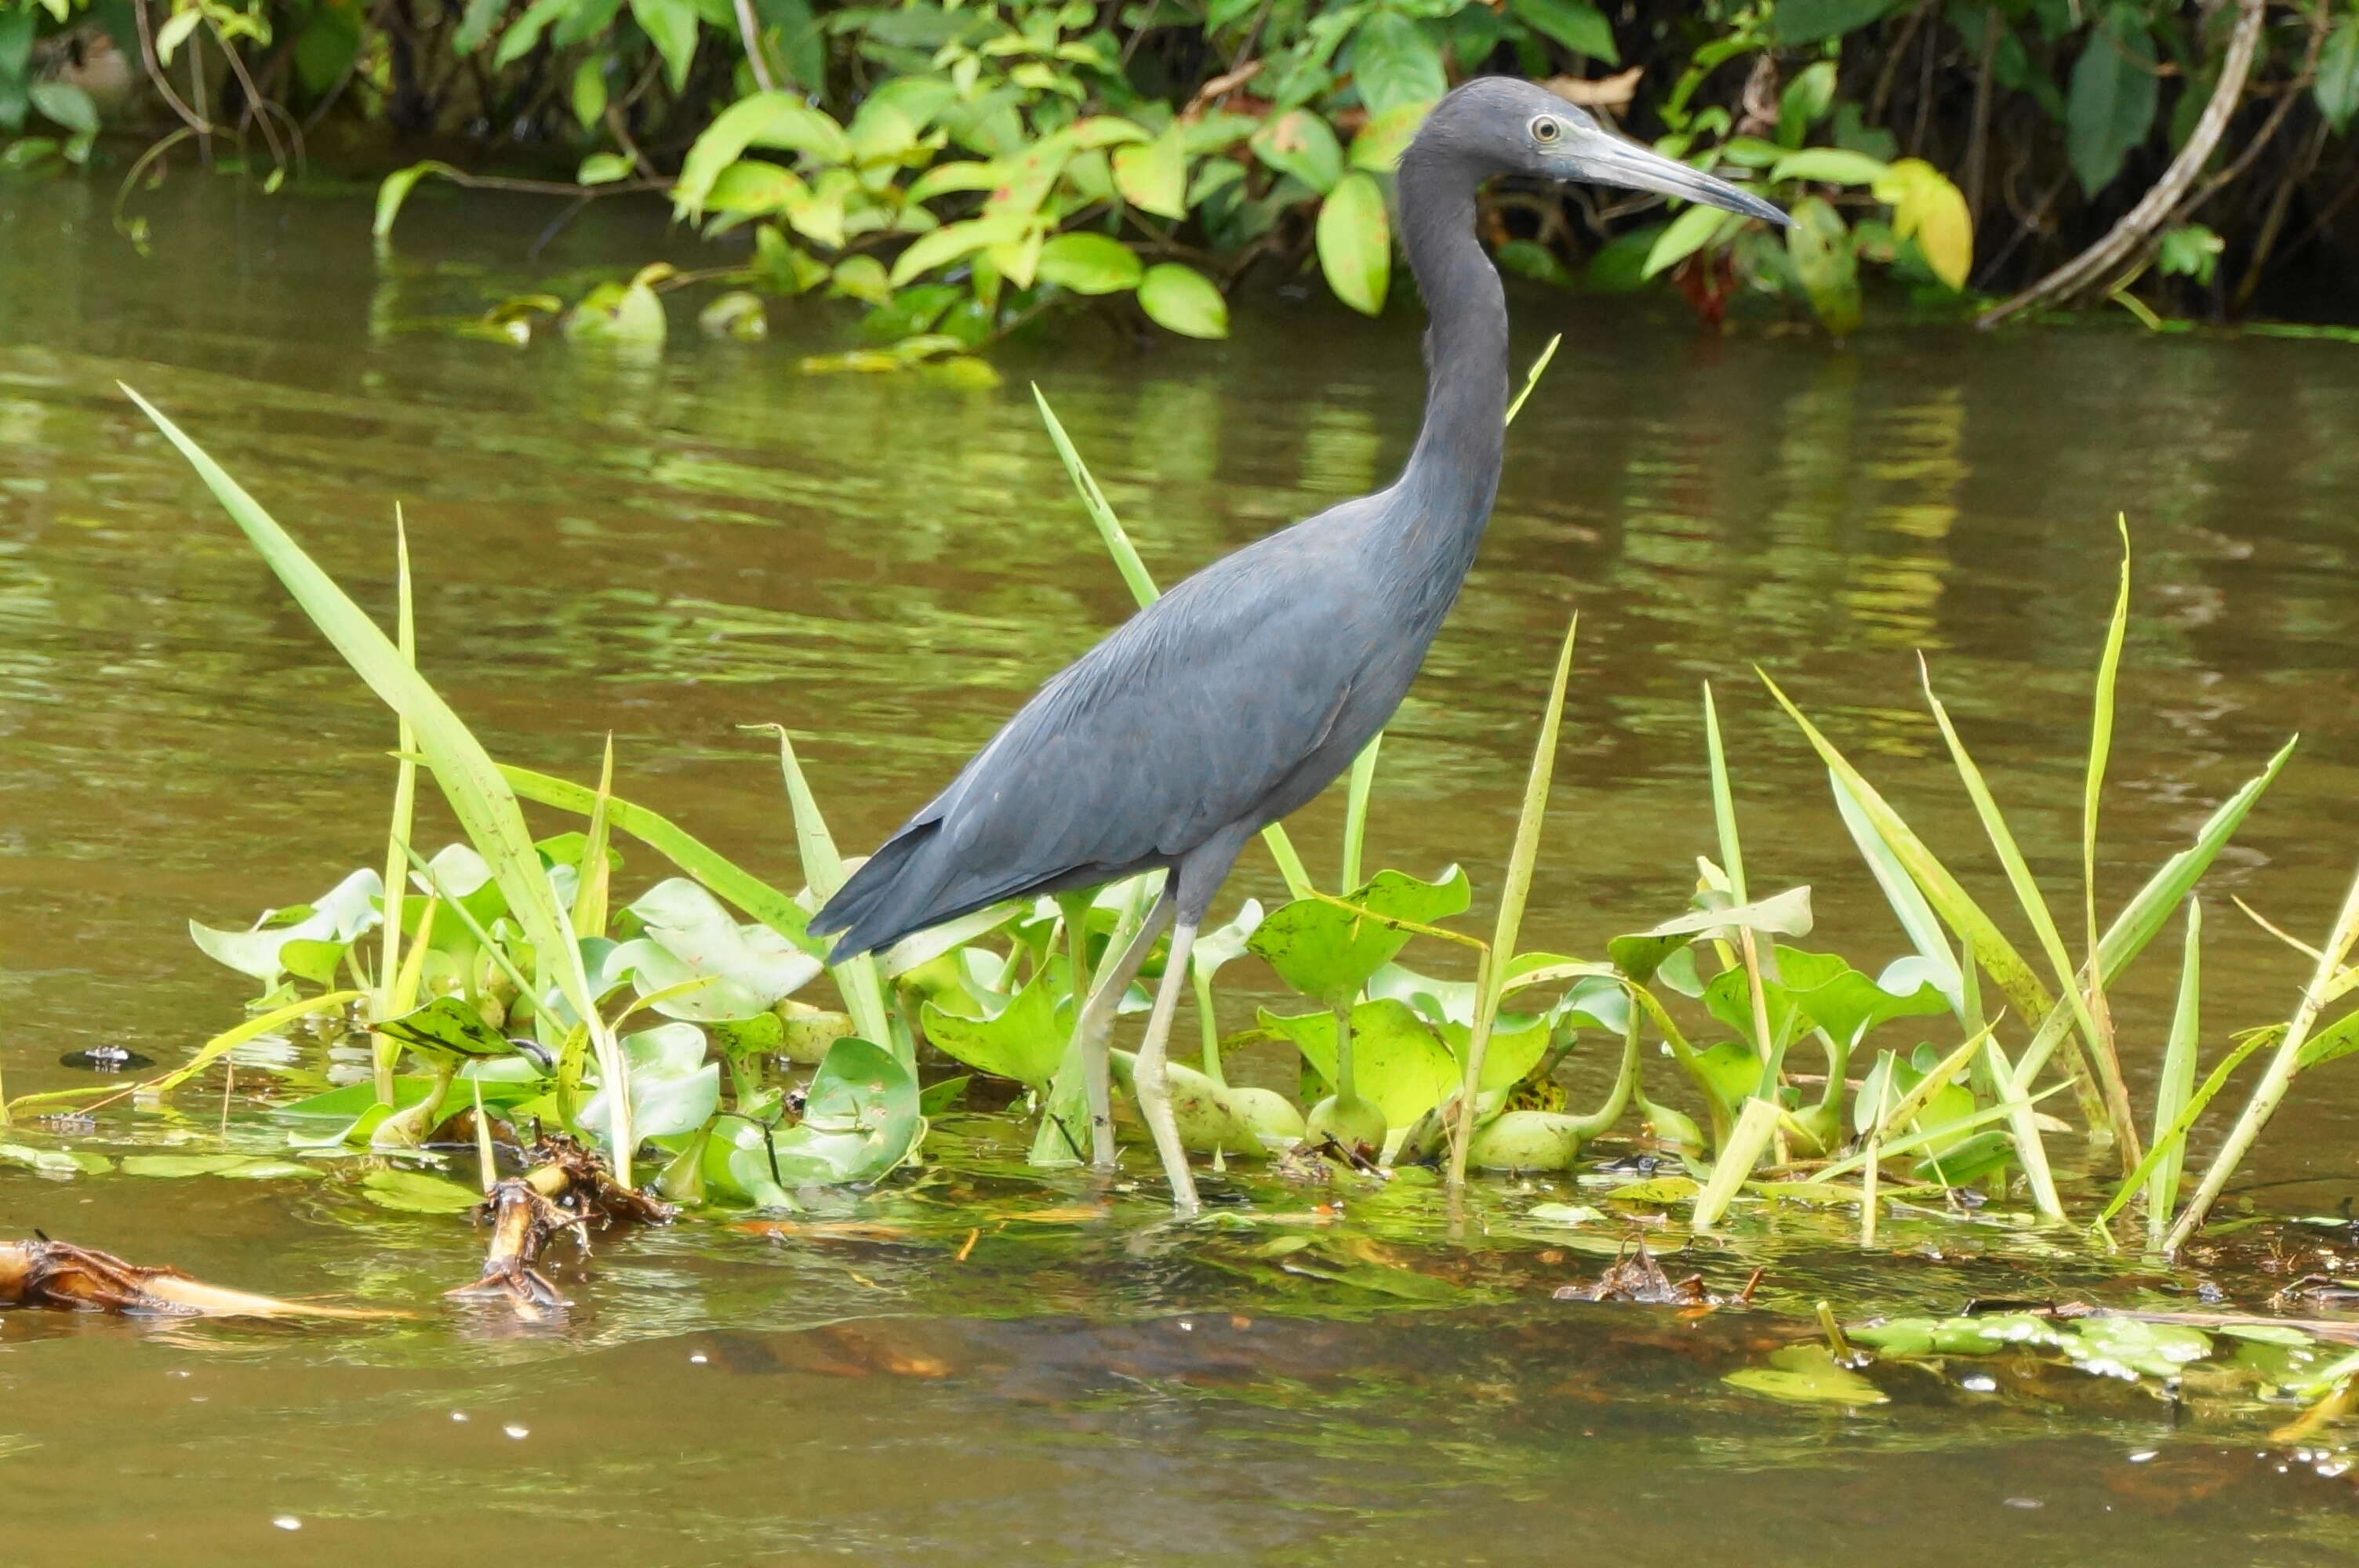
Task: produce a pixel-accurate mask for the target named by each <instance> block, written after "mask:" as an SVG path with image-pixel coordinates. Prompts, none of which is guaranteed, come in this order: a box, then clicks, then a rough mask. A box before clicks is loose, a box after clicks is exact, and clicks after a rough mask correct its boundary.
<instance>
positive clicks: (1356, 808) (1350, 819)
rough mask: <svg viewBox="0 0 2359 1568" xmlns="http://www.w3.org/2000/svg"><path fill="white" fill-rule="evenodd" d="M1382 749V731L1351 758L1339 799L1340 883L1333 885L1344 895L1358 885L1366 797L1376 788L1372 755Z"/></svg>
mask: <svg viewBox="0 0 2359 1568" xmlns="http://www.w3.org/2000/svg"><path fill="white" fill-rule="evenodd" d="M1384 746H1385V732H1384V731H1383V730H1377V731H1376V738H1375V740H1373V741H1369V742H1368V743H1367V745H1365V746H1364V747H1363V748H1362V749H1361V751H1360V754H1359V755H1358V756H1356V757H1354V758H1353V759H1352V782H1351V785H1350V788H1349V791H1348V793H1347V794H1346V795H1344V797H1343V881H1342V882H1341V883H1339V884H1337V885H1339V886H1340V887H1342V889H1343V891H1344V892H1351V891H1352V890H1353V888H1356V887H1358V886H1359V885H1360V861H1361V857H1362V850H1363V849H1364V847H1365V845H1366V843H1367V838H1368V796H1369V795H1371V794H1373V793H1374V792H1375V787H1376V753H1377V752H1381V751H1383V750H1384Z"/></svg>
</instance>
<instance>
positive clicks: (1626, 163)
mask: <svg viewBox="0 0 2359 1568" xmlns="http://www.w3.org/2000/svg"><path fill="white" fill-rule="evenodd" d="M1566 150H1567V152H1568V153H1569V154H1570V155H1571V156H1570V157H1567V159H1566V162H1568V163H1569V164H1571V166H1572V178H1576V179H1586V180H1593V181H1594V182H1596V183H1598V184H1600V185H1620V186H1625V187H1627V188H1628V189H1632V190H1658V191H1660V192H1662V193H1663V194H1664V195H1666V196H1677V197H1680V198H1682V199H1683V200H1689V201H1701V202H1702V203H1703V204H1705V205H1706V206H1708V207H1719V208H1723V209H1725V210H1726V211H1731V212H1742V213H1744V214H1745V216H1746V217H1748V218H1758V219H1760V220H1762V221H1763V222H1768V223H1777V224H1779V225H1781V226H1782V225H1783V224H1784V223H1785V222H1786V214H1785V212H1784V211H1782V210H1780V209H1779V208H1777V207H1776V206H1773V205H1772V204H1771V203H1769V202H1767V201H1764V200H1761V198H1759V197H1758V196H1756V195H1754V194H1753V193H1752V192H1751V191H1749V190H1746V189H1744V188H1743V187H1741V186H1735V185H1731V184H1730V183H1729V182H1728V181H1726V180H1724V179H1715V178H1712V176H1711V175H1708V174H1706V173H1704V172H1703V170H1701V169H1700V168H1689V167H1688V166H1687V165H1685V164H1683V163H1681V162H1680V161H1679V160H1678V159H1677V158H1668V157H1664V156H1663V155H1662V154H1660V153H1658V152H1657V151H1655V150H1654V149H1653V148H1652V147H1647V146H1640V145H1639V144H1638V143H1636V142H1632V141H1625V140H1624V139H1622V138H1621V137H1619V136H1614V135H1593V136H1583V137H1581V138H1579V139H1578V142H1577V144H1576V145H1575V146H1571V147H1569V148H1567V149H1566Z"/></svg>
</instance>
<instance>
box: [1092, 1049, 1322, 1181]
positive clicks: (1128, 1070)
mask: <svg viewBox="0 0 2359 1568" xmlns="http://www.w3.org/2000/svg"><path fill="white" fill-rule="evenodd" d="M1112 1060H1113V1065H1114V1076H1115V1078H1116V1080H1117V1081H1118V1082H1120V1083H1121V1085H1122V1087H1123V1090H1124V1092H1125V1093H1126V1094H1133V1095H1135V1094H1136V1092H1137V1091H1136V1087H1135V1075H1136V1071H1137V1065H1138V1058H1137V1057H1136V1055H1134V1054H1132V1053H1130V1052H1128V1051H1116V1052H1114V1053H1113V1054H1112ZM1165 1071H1166V1072H1167V1074H1168V1075H1169V1077H1168V1080H1167V1082H1166V1084H1165V1086H1164V1087H1165V1088H1166V1089H1167V1090H1168V1091H1169V1094H1170V1096H1171V1119H1172V1122H1173V1124H1174V1125H1175V1126H1177V1127H1178V1129H1179V1130H1180V1145H1181V1146H1182V1147H1183V1148H1186V1149H1189V1150H1191V1151H1193V1152H1196V1153H1199V1154H1231V1155H1245V1156H1246V1157H1248V1158H1253V1159H1259V1158H1261V1157H1263V1156H1265V1155H1266V1154H1268V1153H1269V1152H1271V1151H1272V1150H1273V1149H1277V1148H1285V1147H1287V1146H1288V1145H1291V1144H1292V1143H1294V1142H1295V1141H1298V1140H1299V1139H1300V1138H1301V1137H1302V1131H1303V1123H1302V1113H1301V1112H1300V1111H1299V1110H1297V1109H1295V1108H1294V1107H1293V1106H1292V1105H1291V1104H1290V1103H1288V1101H1287V1100H1286V1098H1284V1097H1283V1096H1281V1095H1279V1094H1277V1093H1276V1092H1275V1091H1274V1090H1270V1089H1259V1088H1240V1087H1234V1086H1231V1085H1228V1084H1223V1083H1221V1082H1220V1081H1219V1080H1217V1079H1215V1078H1213V1077H1212V1076H1209V1075H1207V1074H1204V1073H1200V1072H1198V1071H1196V1069H1195V1068H1193V1067H1190V1066H1189V1065H1186V1064H1185V1063H1181V1062H1169V1063H1166V1064H1165Z"/></svg>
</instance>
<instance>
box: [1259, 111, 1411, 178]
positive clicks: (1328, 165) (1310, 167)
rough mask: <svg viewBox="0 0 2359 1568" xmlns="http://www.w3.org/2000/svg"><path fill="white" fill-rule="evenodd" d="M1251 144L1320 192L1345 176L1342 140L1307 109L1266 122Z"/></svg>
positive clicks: (1268, 161) (1270, 162) (1279, 167)
mask: <svg viewBox="0 0 2359 1568" xmlns="http://www.w3.org/2000/svg"><path fill="white" fill-rule="evenodd" d="M1436 96H1439V94H1437V95H1436ZM1252 145H1253V150H1254V156H1255V157H1257V158H1259V159H1261V161H1262V162H1264V163H1266V164H1267V165H1268V166H1269V167H1270V168H1274V169H1276V170H1277V172H1278V173H1280V174H1290V175H1292V176H1293V177H1294V178H1297V179H1299V180H1300V181H1302V183H1303V184H1305V185H1307V186H1309V187H1310V189H1313V190H1315V191H1317V192H1318V193H1319V194H1320V195H1321V196H1324V195H1326V194H1327V192H1329V191H1330V190H1332V189H1335V182H1336V181H1337V180H1339V179H1341V178H1343V144H1342V143H1341V142H1338V141H1337V140H1336V139H1335V133H1334V131H1333V130H1332V129H1331V128H1329V126H1328V124H1327V122H1326V121H1324V120H1322V119H1321V118H1320V117H1319V116H1318V115H1317V114H1313V113H1311V112H1310V110H1308V109H1292V110H1288V112H1287V113H1285V114H1280V115H1278V116H1277V118H1276V119H1273V120H1270V121H1268V122H1266V124H1263V126H1262V128H1261V129H1260V130H1258V131H1256V132H1255V133H1254V135H1253V144H1252Z"/></svg>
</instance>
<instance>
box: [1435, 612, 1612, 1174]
mask: <svg viewBox="0 0 2359 1568" xmlns="http://www.w3.org/2000/svg"><path fill="white" fill-rule="evenodd" d="M1580 633H1581V616H1580V614H1579V613H1578V612H1576V613H1575V614H1574V615H1573V617H1572V620H1571V622H1570V623H1569V624H1568V625H1567V626H1566V627H1565V629H1564V645H1563V646H1562V647H1561V648H1560V649H1559V650H1558V651H1557V656H1556V674H1555V676H1554V678H1553V679H1551V680H1550V682H1549V699H1548V708H1546V710H1545V711H1544V712H1543V713H1542V714H1541V715H1540V733H1539V740H1538V741H1537V742H1536V743H1535V744H1534V746H1533V747H1532V766H1531V772H1530V773H1528V774H1527V776H1526V778H1525V780H1524V805H1523V810H1522V812H1521V813H1520V814H1519V815H1518V816H1517V818H1516V843H1515V848H1514V849H1513V850H1512V851H1510V852H1509V854H1508V856H1507V875H1506V881H1504V882H1503V883H1502V884H1501V886H1500V890H1499V918H1498V922H1497V924H1496V925H1495V927H1494V928H1493V931H1492V936H1491V948H1490V951H1489V952H1487V953H1485V954H1484V956H1483V963H1482V989H1481V992H1480V994H1479V995H1478V996H1477V998H1476V1000H1475V1008H1474V1022H1473V1027H1472V1028H1470V1029H1469V1030H1468V1031H1467V1039H1466V1078H1465V1082H1464V1083H1463V1084H1462V1086H1461V1087H1460V1090H1459V1095H1458V1122H1457V1128H1456V1132H1455V1135H1454V1136H1453V1137H1452V1138H1451V1147H1450V1185H1451V1187H1452V1188H1453V1189H1454V1188H1458V1187H1461V1186H1463V1185H1464V1184H1465V1182H1466V1151H1467V1148H1468V1146H1469V1145H1470V1144H1472V1143H1473V1139H1474V1100H1475V1092H1476V1090H1477V1089H1478V1088H1479V1087H1480V1086H1481V1084H1482V1082H1483V1056H1484V1052H1485V1051H1486V1050H1487V1049H1488V1048H1489V1047H1490V1044H1491V1027H1492V1024H1493V1023H1494V1022H1495V1021H1496V1019H1497V1018H1498V1015H1499V999H1500V997H1501V996H1503V995H1505V994H1506V972H1507V967H1508V965H1509V964H1510V963H1511V962H1512V961H1513V960H1514V958H1515V955H1516V938H1517V935H1519V934H1520V933H1521V932H1522V930H1523V924H1524V903H1525V901H1526V900H1527V898H1529V897H1530V896H1531V891H1532V871H1533V868H1534V867H1535V866H1536V865H1537V864H1538V861H1539V854H1540V827H1541V825H1542V824H1543V823H1544V822H1545V821H1546V820H1547V818H1548V795H1549V784H1550V783H1551V782H1552V781H1553V780H1554V779H1555V776H1556V750H1557V737H1558V735H1559V733H1560V731H1561V730H1562V729H1563V726H1564V694H1565V689H1566V687H1569V686H1570V685H1571V680H1572V649H1573V643H1574V641H1575V639H1576V638H1577V637H1578V636H1579V635H1580Z"/></svg>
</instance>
